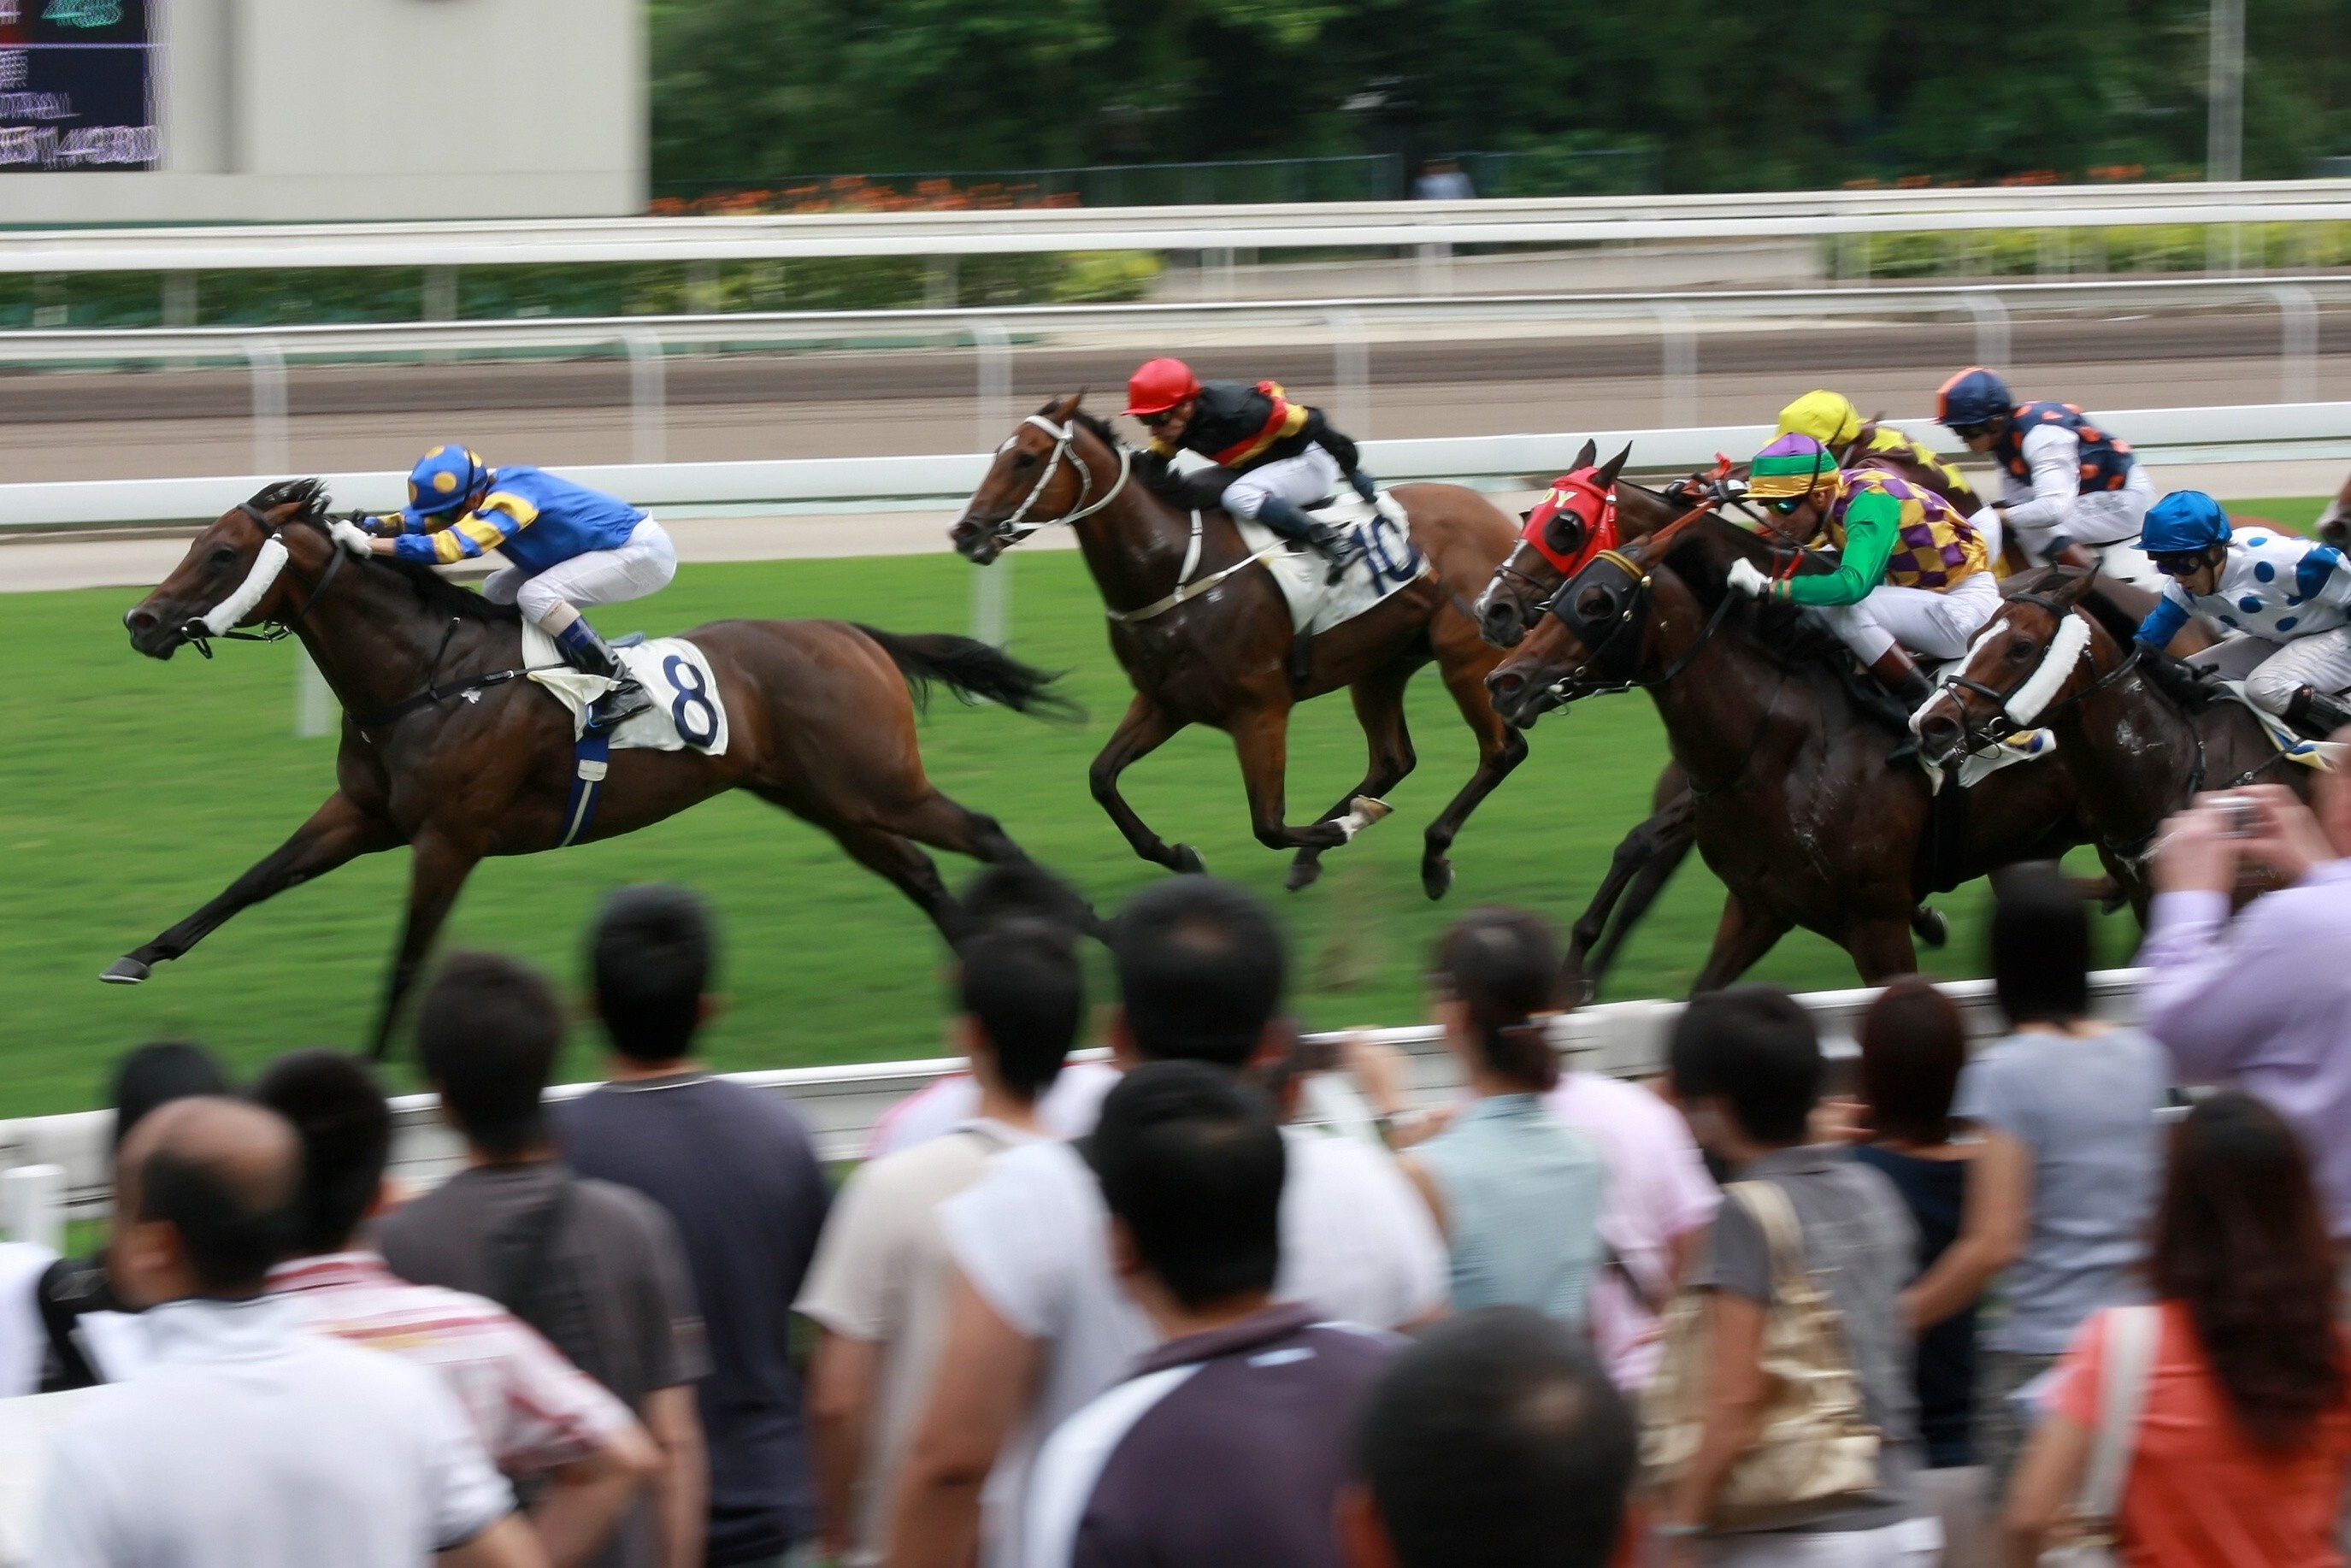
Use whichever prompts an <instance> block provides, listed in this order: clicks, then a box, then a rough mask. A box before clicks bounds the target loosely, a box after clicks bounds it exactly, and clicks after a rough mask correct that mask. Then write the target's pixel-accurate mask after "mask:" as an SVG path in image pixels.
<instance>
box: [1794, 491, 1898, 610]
mask: <svg viewBox="0 0 2351 1568" xmlns="http://www.w3.org/2000/svg"><path fill="white" fill-rule="evenodd" d="M1901 531H1902V503H1901V502H1899V501H1897V500H1896V499H1895V498H1894V497H1891V496H1885V495H1878V494H1875V493H1872V494H1867V495H1861V496H1855V497H1854V498H1853V504H1852V505H1851V506H1849V507H1846V508H1845V514H1844V553H1843V554H1842V555H1840V556H1839V557H1838V558H1837V569H1836V570H1834V571H1832V572H1828V573H1826V574H1824V575H1822V576H1818V577H1792V578H1789V579H1787V580H1785V581H1783V582H1782V583H1781V584H1779V587H1778V591H1777V595H1776V597H1778V598H1781V599H1783V600H1785V601H1787V602H1789V603H1791V604H1854V603H1858V602H1859V601H1861V600H1862V599H1863V598H1864V597H1865V595H1866V594H1867V593H1868V592H1869V591H1870V590H1871V589H1873V588H1876V586H1877V585H1878V584H1879V583H1882V582H1884V581H1885V580H1886V562H1887V561H1889V560H1891V559H1894V545H1895V541H1896V539H1897V538H1899V537H1900V536H1901Z"/></svg>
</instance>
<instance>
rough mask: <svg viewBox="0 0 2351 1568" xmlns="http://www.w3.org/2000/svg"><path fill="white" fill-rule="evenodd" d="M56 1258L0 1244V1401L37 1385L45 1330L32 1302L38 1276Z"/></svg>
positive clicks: (24, 1245) (41, 1250)
mask: <svg viewBox="0 0 2351 1568" xmlns="http://www.w3.org/2000/svg"><path fill="white" fill-rule="evenodd" d="M56 1261H57V1254H56V1253H54V1252H52V1251H50V1250H49V1249H47V1248H46V1247H36V1246H35V1245H33V1243H31V1242H29V1241H0V1399H14V1398H16V1396H18V1395H20V1394H30V1393H33V1392H34V1391H35V1390H37V1389H38V1388H39V1387H40V1386H41V1361H42V1359H43V1357H45V1356H46V1355H47V1354H48V1348H49V1333H48V1330H47V1329H46V1328H44V1327H43V1326H42V1324H41V1304H40V1302H39V1301H36V1300H35V1299H34V1292H35V1291H37V1290H38V1289H39V1288H40V1283H41V1276H42V1275H43V1274H45V1273H47V1271H48V1268H49V1265H50V1264H52V1263H54V1262H56Z"/></svg>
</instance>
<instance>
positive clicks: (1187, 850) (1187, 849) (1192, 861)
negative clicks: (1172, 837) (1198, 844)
mask: <svg viewBox="0 0 2351 1568" xmlns="http://www.w3.org/2000/svg"><path fill="white" fill-rule="evenodd" d="M1169 853H1170V854H1172V855H1173V856H1174V857H1175V858H1174V859H1173V860H1171V861H1170V862H1168V864H1169V866H1170V868H1171V869H1173V870H1174V871H1175V872H1176V873H1178V874H1179V875H1183V876H1206V875H1207V874H1208V868H1207V863H1206V862H1203V861H1202V860H1201V859H1200V852H1199V851H1197V850H1196V849H1194V848H1193V847H1192V846H1191V845H1189V844H1177V845H1176V846H1175V849H1174V850H1172V851H1170V852H1169Z"/></svg>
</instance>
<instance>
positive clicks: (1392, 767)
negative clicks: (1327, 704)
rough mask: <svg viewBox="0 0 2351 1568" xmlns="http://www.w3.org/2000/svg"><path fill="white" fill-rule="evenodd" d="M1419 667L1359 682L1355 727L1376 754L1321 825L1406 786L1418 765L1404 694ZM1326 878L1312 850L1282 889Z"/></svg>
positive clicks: (1405, 666)
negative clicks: (1359, 799) (1360, 800)
mask: <svg viewBox="0 0 2351 1568" xmlns="http://www.w3.org/2000/svg"><path fill="white" fill-rule="evenodd" d="M1414 671H1415V666H1414V665H1413V664H1411V663H1409V662H1407V661H1404V660H1398V661H1397V662H1396V663H1395V664H1389V665H1386V666H1384V667H1383V668H1381V669H1378V670H1374V671H1373V672H1372V673H1371V674H1368V675H1365V676H1364V678H1363V679H1362V680H1360V681H1357V682H1356V683H1355V685H1354V686H1353V691H1352V695H1353V698H1354V702H1355V722H1356V723H1358V724H1360V725H1362V726H1363V727H1364V744H1365V745H1366V746H1367V747H1370V749H1371V761H1370V765H1369V766H1368V767H1367V768H1365V769H1364V781H1363V782H1362V783H1361V784H1358V785H1356V786H1355V787H1354V788H1353V789H1350V790H1348V791H1347V792H1346V793H1345V794H1343V795H1342V796H1340V797H1339V799H1338V801H1337V803H1335V804H1334V805H1332V808H1331V809H1330V810H1327V811H1325V812H1323V813H1322V819H1321V820H1322V821H1326V822H1328V821H1334V820H1336V819H1337V818H1340V817H1343V816H1345V815H1346V814H1347V811H1348V809H1349V808H1350V807H1351V806H1353V804H1354V800H1355V797H1356V796H1358V795H1369V796H1371V797H1372V798H1373V799H1374V800H1377V799H1378V798H1379V797H1381V796H1383V795H1384V794H1386V793H1387V792H1388V791H1389V790H1391V789H1395V787H1396V786H1397V785H1398V784H1399V783H1401V782H1403V780H1404V779H1405V775H1407V774H1409V773H1410V772H1411V771H1412V769H1413V765H1414V763H1416V761H1418V760H1419V759H1418V758H1416V757H1415V756H1414V755H1413V750H1412V732H1411V731H1410V730H1409V729H1407V728H1406V727H1405V717H1404V688H1405V685H1407V684H1408V683H1409V682H1410V681H1411V680H1412V677H1413V674H1414ZM1321 875H1322V851H1321V850H1319V849H1314V848H1308V849H1302V850H1301V851H1299V852H1298V858H1297V859H1296V860H1294V861H1292V862H1290V877H1289V880H1288V881H1287V882H1286V883H1283V885H1284V886H1286V887H1288V888H1289V889H1290V892H1292V893H1296V892H1297V891H1298V890H1299V889H1300V888H1301V887H1311V886H1312V885H1313V883H1314V879H1315V878H1317V877H1319V876H1321Z"/></svg>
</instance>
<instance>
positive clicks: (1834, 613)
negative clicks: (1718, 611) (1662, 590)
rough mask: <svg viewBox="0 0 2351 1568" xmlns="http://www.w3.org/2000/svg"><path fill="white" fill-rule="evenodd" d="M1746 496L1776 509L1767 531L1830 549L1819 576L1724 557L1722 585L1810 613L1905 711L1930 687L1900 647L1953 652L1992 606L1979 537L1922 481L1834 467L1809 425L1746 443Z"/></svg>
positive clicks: (1931, 691)
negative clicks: (1830, 563)
mask: <svg viewBox="0 0 2351 1568" xmlns="http://www.w3.org/2000/svg"><path fill="white" fill-rule="evenodd" d="M1747 495H1748V498H1749V499H1750V500H1753V501H1757V502H1760V503H1761V504H1762V506H1763V509H1764V510H1765V512H1766V513H1767V514H1769V515H1770V516H1771V517H1774V518H1782V517H1783V518H1785V519H1787V521H1786V523H1785V524H1784V525H1782V524H1781V523H1778V522H1773V523H1772V524H1771V527H1772V528H1773V530H1774V531H1776V532H1779V533H1781V534H1782V535H1784V536H1785V537H1787V538H1792V539H1797V540H1802V541H1805V542H1807V543H1825V544H1827V545H1829V546H1831V547H1832V548H1834V549H1835V550H1836V551H1837V557H1838V559H1837V569H1836V570H1834V571H1832V572H1827V573H1824V574H1822V575H1819V576H1811V577H1796V576H1792V575H1791V576H1782V577H1777V578H1767V577H1765V576H1764V575H1763V573H1762V572H1761V570H1758V569H1757V568H1756V566H1755V563H1754V562H1752V561H1750V560H1747V559H1740V560H1736V561H1733V562H1732V563H1731V566H1730V574H1729V583H1730V586H1731V587H1732V588H1734V589H1736V590H1737V591H1740V592H1741V593H1748V594H1754V595H1757V596H1759V597H1761V598H1767V599H1771V600H1773V601H1777V602H1779V603H1782V604H1801V605H1804V606H1807V607H1809V608H1810V609H1812V610H1813V612H1815V613H1816V614H1818V615H1819V616H1820V618H1821V620H1822V621H1823V622H1825V623H1826V624H1827V625H1828V627H1829V628H1830V630H1832V631H1834V632H1835V633H1836V634H1837V637H1838V639H1839V640H1840V641H1842V642H1843V643H1844V645H1845V646H1846V647H1848V648H1851V649H1852V650H1853V651H1854V653H1855V656H1857V657H1858V658H1859V659H1860V660H1861V662H1862V663H1863V664H1866V665H1868V666H1869V673H1870V674H1872V675H1874V676H1876V678H1877V682H1878V684H1879V685H1882V686H1884V687H1885V688H1886V690H1887V691H1889V692H1891V693H1892V694H1893V695H1895V697H1896V699H1898V700H1899V701H1900V702H1901V704H1902V706H1903V711H1904V713H1905V714H1906V715H1907V714H1910V713H1915V712H1917V710H1918V709H1919V707H1921V706H1924V705H1925V703H1926V702H1927V700H1928V698H1930V697H1932V696H1933V695H1935V688H1934V685H1932V683H1930V682H1929V681H1928V679H1927V676H1926V674H1925V672H1923V671H1921V670H1920V669H1919V668H1918V666H1917V663H1916V662H1915V661H1914V660H1913V659H1912V658H1911V657H1910V654H1909V653H1907V652H1906V650H1907V649H1916V650H1917V651H1918V652H1919V653H1926V654H1929V655H1931V656H1932V657H1935V658H1938V659H1955V658H1958V657H1959V655H1960V654H1961V653H1966V652H1967V649H1968V642H1969V640H1970V638H1972V637H1973V636H1974V635H1975V634H1976V633H1977V632H1979V631H1980V630H1982V628H1983V624H1984V622H1987V621H1990V620H1991V618H1992V616H1993V614H1994V613H1996V612H1998V611H1999V609H2000V584H1999V581H1998V579H1997V578H1996V576H1995V575H1994V573H1993V572H1992V571H1991V552H1990V550H1989V549H1987V548H1986V545H1985V541H1984V538H1983V536H1982V535H1981V534H1980V532H1978V531H1977V529H1976V528H1975V527H1974V525H1972V524H1971V523H1970V522H1969V520H1968V519H1967V518H1965V517H1961V516H1960V515H1959V509H1958V508H1957V507H1953V506H1952V505H1951V504H1950V503H1949V502H1948V501H1946V500H1944V499H1943V498H1942V497H1940V496H1938V495H1936V494H1935V493H1934V492H1932V491H1930V490H1923V489H1920V488H1918V487H1917V486H1914V485H1911V484H1909V483H1907V482H1906V481H1905V480H1904V479H1903V478H1902V477H1901V476H1899V475H1896V474H1889V473H1887V472H1886V471H1885V470H1883V469H1878V468H1855V469H1849V470H1844V471H1840V470H1839V469H1838V467H1837V465H1836V457H1835V455H1834V454H1833V453H1831V452H1830V451H1829V450H1828V448H1827V447H1825V446H1823V444H1821V443H1820V442H1819V441H1817V440H1815V439H1814V438H1813V437H1812V436H1809V435H1783V436H1782V437H1780V439H1779V440H1777V441H1774V442H1773V443H1771V445H1769V446H1767V447H1765V448H1764V449H1763V450H1762V451H1761V452H1760V453H1758V454H1756V456H1755V462H1754V465H1753V466H1752V468H1751V469H1750V477H1749V480H1748V486H1747Z"/></svg>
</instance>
